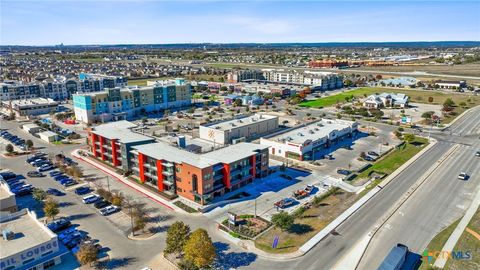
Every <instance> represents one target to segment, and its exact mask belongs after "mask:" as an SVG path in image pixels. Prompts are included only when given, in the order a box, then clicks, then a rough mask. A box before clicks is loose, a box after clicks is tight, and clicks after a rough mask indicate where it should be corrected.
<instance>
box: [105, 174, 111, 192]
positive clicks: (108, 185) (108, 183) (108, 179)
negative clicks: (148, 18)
mask: <svg viewBox="0 0 480 270" xmlns="http://www.w3.org/2000/svg"><path fill="white" fill-rule="evenodd" d="M106 177H107V188H108V192H110V178H109V177H108V175H107V176H106Z"/></svg>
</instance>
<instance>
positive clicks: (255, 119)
mask: <svg viewBox="0 0 480 270" xmlns="http://www.w3.org/2000/svg"><path fill="white" fill-rule="evenodd" d="M270 119H278V116H274V115H268V114H258V113H257V114H254V115H250V116H246V117H243V118H238V119H232V120H227V121H223V122H217V123H213V124H206V125H204V126H206V127H209V128H212V129H216V130H232V129H235V128H239V127H244V126H248V125H251V124H255V123H259V122H263V121H268V120H270Z"/></svg>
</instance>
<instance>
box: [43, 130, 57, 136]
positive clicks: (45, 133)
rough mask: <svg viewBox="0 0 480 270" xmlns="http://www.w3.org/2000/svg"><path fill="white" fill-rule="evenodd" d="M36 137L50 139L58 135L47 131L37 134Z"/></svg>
mask: <svg viewBox="0 0 480 270" xmlns="http://www.w3.org/2000/svg"><path fill="white" fill-rule="evenodd" d="M38 136H45V137H52V136H58V134H57V133H55V132H52V131H50V130H47V131H43V132H39V133H38Z"/></svg>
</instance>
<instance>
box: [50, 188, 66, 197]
mask: <svg viewBox="0 0 480 270" xmlns="http://www.w3.org/2000/svg"><path fill="white" fill-rule="evenodd" d="M47 194H49V195H54V196H62V195H63V192H61V191H60V190H58V189H56V188H49V189H47Z"/></svg>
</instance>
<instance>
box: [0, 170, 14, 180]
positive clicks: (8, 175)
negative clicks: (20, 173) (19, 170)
mask: <svg viewBox="0 0 480 270" xmlns="http://www.w3.org/2000/svg"><path fill="white" fill-rule="evenodd" d="M0 177H1V178H2V179H3V180H5V181H7V180H9V179H14V178H17V175H16V174H14V173H12V172H2V173H0Z"/></svg>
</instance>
